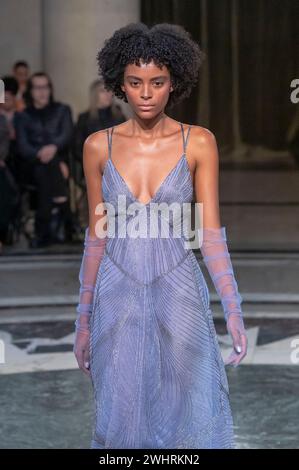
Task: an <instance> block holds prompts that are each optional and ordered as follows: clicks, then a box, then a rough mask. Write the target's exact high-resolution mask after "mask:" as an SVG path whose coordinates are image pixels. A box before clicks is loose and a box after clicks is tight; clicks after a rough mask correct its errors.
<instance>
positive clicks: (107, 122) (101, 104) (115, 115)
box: [73, 79, 127, 181]
mask: <svg viewBox="0 0 299 470" xmlns="http://www.w3.org/2000/svg"><path fill="white" fill-rule="evenodd" d="M126 120H127V118H126V116H125V115H124V114H123V112H122V110H121V107H120V106H119V105H118V104H116V103H115V101H114V96H113V93H112V92H111V91H107V90H106V89H105V87H104V82H103V80H102V79H98V80H94V81H93V82H92V83H91V85H90V87H89V108H88V109H87V110H86V111H84V112H82V113H80V114H79V116H78V121H77V123H76V126H75V132H74V138H73V155H74V157H75V160H76V162H78V163H79V171H80V175H79V179H80V181H82V180H83V165H82V151H83V144H84V141H85V139H86V138H87V137H88V136H89V135H90V134H92V133H93V132H96V131H98V130H100V129H106V128H107V127H111V126H115V125H117V124H120V123H122V122H125V121H126Z"/></svg>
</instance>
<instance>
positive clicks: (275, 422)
mask: <svg viewBox="0 0 299 470" xmlns="http://www.w3.org/2000/svg"><path fill="white" fill-rule="evenodd" d="M65 315H67V314H66V312H65ZM23 320H25V319H24V318H23ZM246 322H247V331H248V337H249V352H248V356H247V358H246V359H245V360H244V362H243V363H242V364H241V365H240V366H239V367H237V368H233V367H229V366H226V371H227V376H228V381H229V386H230V396H231V406H232V411H233V416H234V426H235V435H236V440H237V446H238V448H242V449H245V448H265V449H266V448H277V449H278V448H299V441H298V431H299V425H298V416H299V400H298V396H299V367H298V362H296V361H292V360H291V358H290V344H291V340H292V339H293V338H297V339H298V338H299V318H295V319H294V318H290V319H288V320H286V319H285V320H282V319H273V318H272V319H265V318H261V319H259V318H248V319H247V321H246ZM215 325H216V329H217V333H218V339H219V344H220V346H221V352H222V355H223V357H225V356H226V354H228V352H229V351H230V344H231V343H230V340H229V337H228V336H227V334H226V332H225V326H224V323H223V321H222V319H220V318H215ZM0 339H2V341H3V342H4V344H5V358H4V359H5V360H4V361H2V364H1V366H0V390H1V395H0V422H1V423H2V424H1V428H0V448H88V446H89V441H90V438H91V428H92V420H93V396H92V388H91V384H90V382H89V378H88V377H87V376H85V375H84V374H83V373H82V372H81V371H80V370H79V369H78V366H77V363H76V360H75V357H74V355H73V352H72V348H73V340H74V333H73V321H72V320H57V321H49V320H48V319H46V320H45V321H39V322H32V321H23V322H20V321H19V322H14V323H9V322H7V321H6V322H4V323H2V324H0Z"/></svg>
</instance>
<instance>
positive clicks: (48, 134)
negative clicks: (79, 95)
mask: <svg viewBox="0 0 299 470" xmlns="http://www.w3.org/2000/svg"><path fill="white" fill-rule="evenodd" d="M24 98H25V102H26V108H25V110H24V111H22V112H21V113H18V114H17V116H16V120H15V122H16V134H17V148H18V153H19V155H20V157H21V158H22V159H23V160H24V162H25V163H26V165H27V174H29V175H30V177H31V178H32V180H33V181H34V184H35V185H36V191H37V210H36V214H35V237H33V238H32V239H31V241H30V246H31V247H33V248H39V247H43V246H47V245H49V244H51V243H53V242H63V241H65V240H69V239H70V238H71V236H72V228H73V217H72V213H71V210H70V205H69V194H68V178H69V170H68V158H69V148H70V141H71V138H72V133H73V122H72V113H71V109H70V107H69V106H68V105H66V104H62V103H60V102H56V101H54V96H53V85H52V82H51V80H50V78H49V77H48V75H47V74H45V73H43V72H37V73H34V74H33V75H32V76H31V77H30V79H29V81H28V86H27V89H26V92H25V94H24ZM61 229H62V231H61Z"/></svg>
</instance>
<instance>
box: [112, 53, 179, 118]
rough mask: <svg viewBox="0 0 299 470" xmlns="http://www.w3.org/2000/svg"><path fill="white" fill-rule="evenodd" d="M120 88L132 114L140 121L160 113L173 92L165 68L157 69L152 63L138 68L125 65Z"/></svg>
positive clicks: (142, 64) (141, 63) (133, 65)
mask: <svg viewBox="0 0 299 470" xmlns="http://www.w3.org/2000/svg"><path fill="white" fill-rule="evenodd" d="M121 88H122V90H123V91H124V93H125V94H126V97H127V100H128V103H129V105H130V106H131V108H132V110H133V112H135V113H136V114H137V115H138V116H139V117H140V118H142V119H149V118H153V117H154V116H156V115H157V114H159V113H161V111H163V110H164V108H165V106H166V104H167V102H168V98H169V93H170V92H171V91H172V90H173V88H172V84H171V79H170V73H169V71H168V69H167V67H166V66H165V65H163V67H162V68H159V67H157V66H156V65H155V63H154V62H153V61H152V62H150V63H148V64H145V63H143V62H140V66H137V65H135V64H129V65H127V66H126V68H125V72H124V84H123V85H122V86H121Z"/></svg>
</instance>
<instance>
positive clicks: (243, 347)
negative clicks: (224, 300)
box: [224, 313, 248, 367]
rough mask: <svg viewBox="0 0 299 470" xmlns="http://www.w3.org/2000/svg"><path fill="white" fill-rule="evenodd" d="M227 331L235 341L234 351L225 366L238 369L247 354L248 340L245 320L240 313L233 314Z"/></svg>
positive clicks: (229, 318) (228, 322)
mask: <svg viewBox="0 0 299 470" xmlns="http://www.w3.org/2000/svg"><path fill="white" fill-rule="evenodd" d="M226 327H227V331H228V333H229V334H230V335H231V338H232V340H233V346H234V349H233V351H232V352H231V354H230V355H229V357H228V358H227V359H226V360H225V362H224V363H225V364H226V365H228V364H231V365H233V366H234V367H237V366H238V365H239V363H240V362H241V361H242V359H243V358H244V357H245V356H246V354H247V346H248V339H247V334H246V330H245V327H244V323H243V319H242V317H241V316H240V315H239V314H238V313H231V314H230V315H229V316H228V319H227V324H226Z"/></svg>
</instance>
